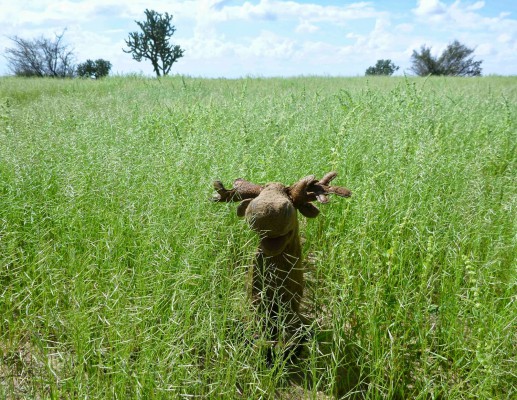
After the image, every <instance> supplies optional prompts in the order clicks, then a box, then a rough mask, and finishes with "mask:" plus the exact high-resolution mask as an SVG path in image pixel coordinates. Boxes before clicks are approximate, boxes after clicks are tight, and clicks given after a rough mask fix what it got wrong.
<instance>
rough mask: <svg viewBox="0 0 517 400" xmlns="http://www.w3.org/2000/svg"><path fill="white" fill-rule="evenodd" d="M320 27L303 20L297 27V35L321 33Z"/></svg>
mask: <svg viewBox="0 0 517 400" xmlns="http://www.w3.org/2000/svg"><path fill="white" fill-rule="evenodd" d="M319 29H320V28H319V27H318V26H317V25H314V24H311V23H310V22H309V21H307V20H302V21H300V23H299V24H298V26H297V27H296V30H295V32H296V33H314V32H317V31H319Z"/></svg>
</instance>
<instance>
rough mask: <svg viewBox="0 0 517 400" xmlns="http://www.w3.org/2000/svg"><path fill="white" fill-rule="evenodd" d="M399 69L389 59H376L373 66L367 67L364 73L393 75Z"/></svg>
mask: <svg viewBox="0 0 517 400" xmlns="http://www.w3.org/2000/svg"><path fill="white" fill-rule="evenodd" d="M398 69H399V67H398V66H396V65H395V64H394V63H393V62H392V61H391V60H377V64H375V66H374V67H368V68H367V69H366V72H365V75H393V73H394V72H395V71H397V70H398Z"/></svg>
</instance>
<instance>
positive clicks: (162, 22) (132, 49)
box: [123, 9, 185, 76]
mask: <svg viewBox="0 0 517 400" xmlns="http://www.w3.org/2000/svg"><path fill="white" fill-rule="evenodd" d="M145 16H146V18H147V19H146V21H144V22H139V21H135V22H136V23H137V24H138V26H139V27H140V29H141V30H142V32H140V33H139V32H131V33H130V34H129V38H128V40H126V44H127V46H128V47H129V50H125V49H123V51H124V52H125V53H132V55H133V59H135V60H136V61H138V62H140V61H142V58H147V59H148V60H150V61H151V64H153V69H154V72H156V76H160V75H164V76H165V75H167V74H168V73H169V71H170V70H171V67H172V64H174V63H175V62H176V61H177V60H178V59H179V58H181V57H183V53H184V51H185V50H183V49H182V48H181V47H180V46H178V45H173V44H171V43H169V39H170V38H171V37H172V35H174V32H176V28H175V27H174V25H172V24H171V21H172V15H169V14H168V13H165V15H162V14H160V13H158V12H156V11H154V10H148V9H146V10H145Z"/></svg>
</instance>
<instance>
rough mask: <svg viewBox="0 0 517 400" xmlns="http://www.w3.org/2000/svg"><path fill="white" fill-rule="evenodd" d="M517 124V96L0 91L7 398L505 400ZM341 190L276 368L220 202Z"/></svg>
mask: <svg viewBox="0 0 517 400" xmlns="http://www.w3.org/2000/svg"><path fill="white" fill-rule="evenodd" d="M516 126H517V78H503V77H487V78H473V79H464V78H463V79H461V78H439V77H436V78H428V79H422V78H411V79H407V78H393V77H391V78H370V79H367V78H316V77H309V78H297V79H241V80H203V79H192V78H187V77H171V78H164V79H160V80H154V79H145V78H141V77H136V76H133V77H131V76H130V77H123V78H122V77H118V78H117V77H116V78H107V79H105V80H100V81H94V80H59V81H56V80H52V79H38V80H37V79H14V78H2V79H0V283H1V285H0V316H1V322H0V377H1V379H0V397H8V398H14V397H24V396H26V397H34V398H43V397H52V398H85V397H88V398H145V399H150V398H177V397H180V396H194V397H200V398H250V399H251V398H275V397H276V398H304V397H309V398H317V399H323V398H330V397H332V396H343V397H347V396H348V397H354V396H355V397H357V398H369V399H381V398H388V399H395V398H404V399H405V398H417V399H430V398H446V399H463V398H491V399H495V398H501V399H506V398H508V399H509V398H514V397H515V396H516V394H517V373H516V363H517V354H516V345H517V329H516V319H517V308H516V300H517V297H516V296H517V290H516V255H517V242H516V239H517V229H516V226H517V213H516V210H517V180H516V176H517V165H516V162H517V154H516V153H517V149H516V145H517V133H516V132H517V129H516ZM333 169H334V170H336V171H338V172H339V176H338V177H337V179H336V180H335V184H339V185H343V186H346V187H349V188H350V189H351V190H352V191H353V192H354V195H353V197H352V198H351V199H348V200H343V201H333V202H331V203H329V204H328V205H324V206H321V210H322V215H321V216H320V217H318V218H317V219H315V220H309V221H307V220H305V219H304V218H303V217H300V222H301V232H302V235H303V236H305V238H306V241H305V243H304V255H305V260H307V262H306V264H307V269H308V270H309V272H308V274H307V278H308V281H309V287H308V289H307V296H306V302H307V306H306V307H307V310H308V311H307V312H309V313H311V314H313V315H314V316H315V317H316V320H315V323H314V326H313V337H312V338H310V339H309V342H308V344H307V348H306V349H305V350H304V352H303V354H302V357H300V359H299V360H296V361H295V362H293V363H290V362H286V361H284V360H283V359H282V357H280V356H278V357H276V359H275V360H274V365H273V366H272V367H268V366H266V362H265V358H266V357H265V353H266V348H265V346H262V345H261V344H260V343H261V342H260V340H259V339H260V338H257V337H256V332H257V326H258V324H257V323H255V322H254V320H253V318H252V315H251V313H250V311H249V309H248V307H247V302H246V277H247V266H248V265H250V264H251V260H252V258H253V253H254V251H255V248H256V240H257V239H256V237H255V235H254V234H253V233H252V232H250V231H249V229H248V228H247V227H246V225H245V222H244V221H242V220H239V219H238V218H237V216H236V210H235V208H236V206H235V204H214V203H211V202H210V201H209V200H208V199H209V198H210V197H211V195H212V181H213V180H214V179H221V180H222V181H223V182H225V183H230V182H231V181H232V180H233V179H234V178H237V177H243V178H246V179H249V180H250V181H253V182H257V183H262V182H268V181H281V182H286V183H287V182H294V181H296V180H297V179H299V178H300V177H302V176H304V175H307V174H312V173H313V174H316V175H317V176H321V175H322V174H323V173H325V172H327V171H329V170H333ZM327 396H328V397H327Z"/></svg>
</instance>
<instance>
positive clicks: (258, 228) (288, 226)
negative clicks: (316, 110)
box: [213, 172, 352, 329]
mask: <svg viewBox="0 0 517 400" xmlns="http://www.w3.org/2000/svg"><path fill="white" fill-rule="evenodd" d="M336 175H337V173H336V172H329V173H328V174H326V175H325V176H324V177H323V178H322V179H320V180H317V179H315V177H314V175H310V176H307V177H305V178H303V179H301V180H299V181H298V182H296V183H295V184H293V185H291V186H285V185H283V184H281V183H268V184H266V185H264V186H261V185H256V184H254V183H251V182H248V181H245V180H243V179H236V180H235V181H234V183H233V188H232V189H226V188H225V187H224V186H223V184H222V183H221V182H220V181H215V182H214V188H215V190H216V192H217V194H216V195H215V196H214V198H213V200H214V201H216V202H232V201H239V202H240V204H239V205H238V207H237V215H238V216H239V217H245V218H246V220H247V222H248V224H249V226H250V228H251V229H252V230H253V231H255V232H256V233H257V234H258V235H259V237H260V245H259V250H258V252H257V255H256V258H255V264H254V265H253V278H252V290H251V292H252V299H253V303H254V304H255V305H257V306H258V307H259V309H262V310H265V311H266V313H267V316H268V317H271V318H277V316H278V315H279V313H280V312H281V310H283V312H284V314H283V315H285V316H286V321H287V322H288V324H289V325H290V326H291V328H295V329H297V328H298V327H299V326H300V325H301V324H302V323H303V321H304V319H303V318H302V317H301V315H300V303H301V298H302V296H303V288H304V278H303V268H302V262H301V256H302V251H301V243H300V236H299V230H298V216H297V211H300V213H301V214H302V215H304V216H305V217H308V218H315V217H317V216H318V214H319V209H318V208H317V207H316V206H315V205H314V204H313V202H315V201H318V202H320V203H328V201H329V199H328V195H330V194H335V195H337V196H340V197H350V196H351V195H352V193H351V192H350V190H348V189H347V188H344V187H340V186H330V182H331V181H332V180H333V179H334V178H335V177H336ZM271 318H269V319H271Z"/></svg>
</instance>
